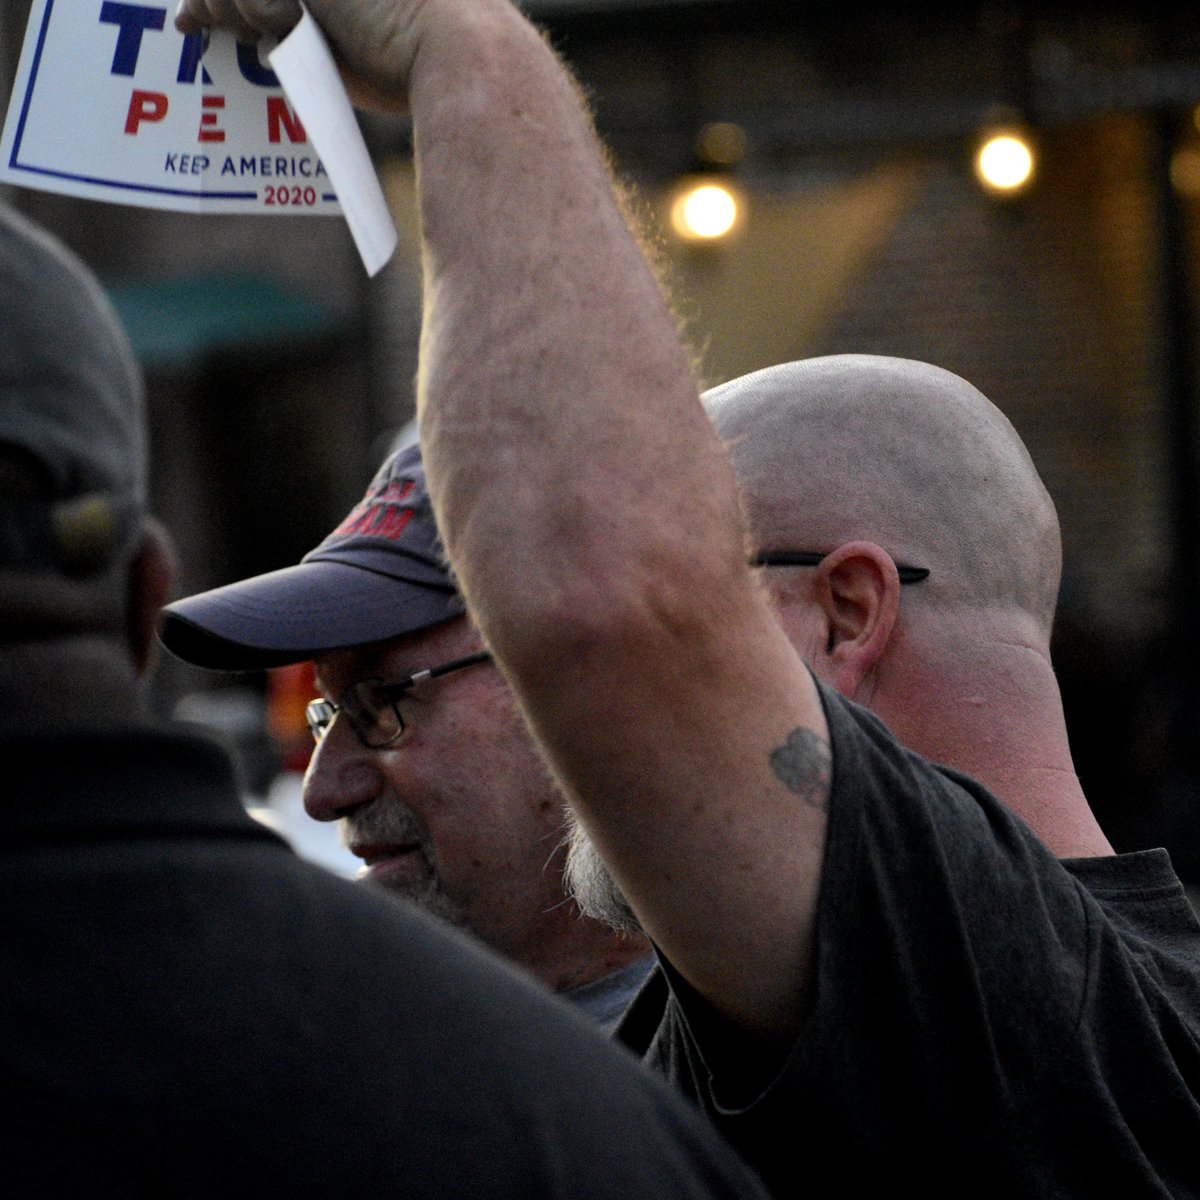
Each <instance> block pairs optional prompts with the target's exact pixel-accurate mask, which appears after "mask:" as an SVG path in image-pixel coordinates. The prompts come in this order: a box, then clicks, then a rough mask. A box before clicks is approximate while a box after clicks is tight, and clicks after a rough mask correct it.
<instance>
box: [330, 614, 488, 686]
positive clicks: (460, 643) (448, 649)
mask: <svg viewBox="0 0 1200 1200" xmlns="http://www.w3.org/2000/svg"><path fill="white" fill-rule="evenodd" d="M477 640H478V639H477V638H475V637H473V636H472V633H471V629H470V626H469V625H468V623H467V621H466V620H465V619H463V618H461V617H459V618H456V619H454V620H451V621H443V622H442V623H440V624H438V625H431V626H430V627H429V628H427V629H421V630H418V631H416V632H415V633H406V634H403V635H402V636H401V637H395V638H388V639H387V640H385V641H382V642H368V643H365V644H364V645H361V646H348V647H346V648H344V649H341V650H330V651H327V652H326V653H324V654H319V655H317V656H316V658H314V659H313V666H314V668H315V671H316V678H317V683H318V684H319V685H320V686H321V687H322V688H323V689H325V690H327V691H336V690H340V689H341V688H343V687H346V686H347V685H348V684H350V683H353V682H355V681H356V680H359V679H369V678H378V679H388V678H392V677H399V676H403V675H409V674H412V673H413V672H414V671H421V670H424V669H425V668H426V667H431V666H436V665H437V664H438V662H439V661H441V660H442V659H444V658H446V657H449V656H453V655H455V654H458V653H460V652H462V653H466V652H467V651H468V650H470V649H473V648H474V645H475V643H476V642H477ZM464 648H465V649H464Z"/></svg>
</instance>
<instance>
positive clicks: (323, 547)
mask: <svg viewBox="0 0 1200 1200" xmlns="http://www.w3.org/2000/svg"><path fill="white" fill-rule="evenodd" d="M464 611H465V608H464V605H463V602H462V598H461V597H460V596H459V594H458V590H457V588H456V587H455V585H454V581H453V579H452V578H451V575H450V569H449V566H448V565H447V562H446V558H445V554H444V552H443V550H442V545H441V542H440V540H439V538H438V533H437V527H436V525H435V524H434V520H433V509H432V508H431V506H430V503H429V493H428V491H427V490H426V487H425V468H424V465H423V464H422V462H421V452H420V449H419V447H418V446H417V445H415V444H413V445H409V446H405V447H403V448H402V449H400V450H398V451H396V452H395V453H394V454H392V455H391V456H390V457H389V458H388V460H387V461H386V462H385V463H384V464H383V466H382V467H381V468H380V469H379V471H378V473H377V474H376V476H375V478H374V479H373V480H372V481H371V486H370V487H369V488H368V489H367V494H366V495H365V496H364V497H363V498H362V500H361V501H360V502H359V503H358V504H357V505H355V507H354V508H353V509H352V510H351V512H350V514H349V516H347V517H346V519H345V520H344V521H343V522H342V523H341V524H340V525H339V526H338V527H337V528H336V529H335V530H334V531H333V532H332V533H331V534H330V535H329V536H328V537H327V538H326V539H325V540H324V541H323V542H322V543H321V544H320V545H319V546H318V547H317V548H316V549H315V550H311V551H310V552H309V553H308V554H306V555H305V556H304V557H303V558H302V559H301V560H300V562H299V563H297V565H296V566H294V567H285V568H283V569H282V570H280V571H270V572H268V573H267V574H265V575H255V576H253V577H252V578H250V579H243V580H241V581H240V582H238V583H231V584H227V585H226V586H225V587H219V588H214V589H213V590H212V591H208V592H200V593H198V594H197V595H195V596H188V597H187V598H186V599H184V600H177V601H176V602H175V603H174V604H169V605H167V607H166V608H165V609H163V612H162V617H161V619H160V621H159V628H158V636H159V639H160V640H161V641H162V643H163V645H164V646H166V648H167V649H168V650H170V651H171V653H172V654H174V655H176V656H177V657H179V658H182V659H183V660H184V661H185V662H190V663H194V664H195V665H196V666H199V667H208V668H210V669H212V670H218V671H251V670H256V669H259V668H264V667H281V666H285V665H286V664H288V663H296V662H305V661H307V660H308V659H311V658H314V657H315V656H316V655H318V654H322V653H324V652H326V651H328V650H342V649H346V648H348V647H350V646H361V645H365V644H367V643H369V642H380V641H384V640H386V639H389V638H394V637H400V636H401V635H402V634H406V633H416V632H418V631H419V630H422V629H427V628H429V627H430V626H432V625H439V624H441V623H442V622H443V621H447V620H449V619H450V618H451V617H456V616H460V615H461V614H462V613H463V612H464Z"/></svg>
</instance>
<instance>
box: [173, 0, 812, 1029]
mask: <svg viewBox="0 0 1200 1200" xmlns="http://www.w3.org/2000/svg"><path fill="white" fill-rule="evenodd" d="M310 7H311V10H312V12H313V14H314V16H315V17H316V18H317V20H318V21H320V22H321V24H322V25H323V27H324V28H325V30H326V33H327V34H328V35H329V37H330V39H331V41H332V43H333V45H334V47H335V49H336V51H337V53H338V54H339V55H340V58H341V60H342V63H343V66H344V67H345V68H347V69H348V71H349V72H350V73H351V74H352V75H353V76H354V77H355V78H356V79H357V80H359V81H360V82H361V81H366V83H367V85H368V86H369V88H370V89H371V91H372V92H373V93H374V94H375V95H376V97H377V99H378V100H379V102H381V103H383V104H384V105H385V106H393V107H394V106H397V105H400V104H402V103H403V102H404V96H405V94H407V102H408V104H409V106H410V107H411V111H412V114H413V118H414V127H415V131H416V151H417V167H418V174H417V177H418V188H419V193H420V208H421V215H422V222H423V247H422V249H423V256H424V271H425V314H424V327H423V333H422V341H421V367H420V388H419V393H420V420H421V436H422V441H423V444H424V452H425V459H426V463H427V467H428V474H429V481H430V489H431V492H432V494H433V497H434V503H435V507H436V511H437V515H438V520H439V524H440V526H441V530H442V533H443V536H444V539H445V542H446V546H447V549H448V552H449V554H450V557H451V560H452V562H453V564H454V566H455V569H456V570H457V572H458V575H459V578H460V580H461V583H462V586H463V589H464V592H465V594H466V596H467V599H468V602H469V604H470V607H471V609H472V611H473V613H474V615H475V618H476V620H477V621H478V623H479V625H480V627H481V628H482V630H483V631H484V634H485V635H486V637H487V639H488V642H489V643H490V645H491V647H492V649H493V650H494V652H495V655H496V658H497V661H498V662H499V664H500V665H501V667H502V669H503V670H504V672H505V674H506V675H507V677H508V679H509V681H510V682H511V684H512V686H513V688H514V690H515V691H516V693H517V695H518V696H519V698H520V700H521V703H522V705H523V707H524V710H525V713H526V715H527V718H528V720H529V722H530V724H531V726H532V727H533V729H534V730H535V732H536V734H537V736H538V738H539V739H540V741H541V744H542V746H543V748H544V750H545V753H546V755H547V757H548V758H549V760H550V762H551V763H552V765H553V767H554V769H555V771H556V772H557V774H558V776H559V778H560V779H561V781H562V782H563V784H564V786H565V789H566V791H567V793H568V795H569V797H570V799H571V802H572V804H573V805H574V807H575V809H576V811H577V814H578V816H579V817H580V819H581V821H582V822H583V824H584V826H585V828H586V829H587V830H588V831H589V833H590V834H591V836H592V838H593V840H594V842H595V843H596V845H597V847H598V848H599V850H600V851H601V853H602V855H603V857H604V858H605V860H606V861H607V862H608V864H609V866H610V868H611V870H612V872H613V875H614V876H615V878H616V880H617V881H618V883H619V884H620V885H621V887H622V889H623V891H624V892H625V894H626V896H627V898H628V899H629V901H630V903H631V905H632V906H633V908H634V910H635V911H636V913H637V914H638V916H639V918H640V920H641V921H642V923H643V925H644V927H645V928H646V930H647V931H648V932H649V933H650V934H651V936H652V937H653V938H654V939H655V941H656V943H657V944H658V945H659V946H660V947H661V949H662V950H663V952H664V953H665V954H666V956H667V957H668V958H669V960H670V961H671V962H672V964H673V965H674V966H675V968H676V969H677V970H678V971H679V972H680V973H681V974H682V975H683V976H684V977H685V978H686V979H687V980H688V981H689V982H690V983H691V984H692V986H693V987H695V988H696V989H697V990H698V991H699V992H700V993H701V994H703V995H704V996H706V997H707V998H708V999H709V1000H710V1002H711V1003H713V1005H714V1006H715V1007H717V1008H718V1009H719V1010H721V1011H723V1012H724V1013H726V1014H727V1015H728V1016H730V1017H732V1018H734V1019H736V1020H737V1021H739V1022H741V1023H742V1024H743V1025H745V1026H746V1027H747V1028H748V1029H751V1030H754V1031H758V1032H761V1033H764V1034H767V1035H770V1036H776V1037H781V1036H785V1035H787V1034H789V1033H791V1032H793V1031H794V1029H795V1027H796V1023H797V1021H798V1012H799V1007H800V1006H799V1000H800V997H801V995H802V992H803V988H804V985H805V977H806V971H807V967H808V963H809V960H810V956H811V935H812V921H813V913H814V908H815V904H816V895H817V889H818V884H819V878H820V866H821V855H822V849H823V839H824V826H825V799H826V797H827V790H828V779H829V764H828V750H827V748H826V746H825V737H826V729H825V724H824V718H823V715H822V711H821V708H820V704H819V701H818V698H817V695H816V692H815V688H814V686H813V683H812V681H811V679H810V677H809V675H808V673H807V671H806V669H805V668H804V667H803V666H802V664H801V663H800V661H799V660H798V658H797V657H796V655H795V652H794V651H793V649H792V648H791V646H790V644H789V643H788V641H787V639H786V638H785V637H784V635H783V633H782V631H781V630H780V628H779V626H778V624H777V623H776V621H775V619H774V616H773V614H772V611H771V609H770V607H769V605H768V603H767V601H766V599H765V597H764V596H763V594H762V593H761V592H760V590H759V589H758V588H757V586H756V585H755V583H754V580H753V579H752V576H751V573H750V572H749V571H748V569H747V566H746V550H747V548H746V545H745V540H744V533H743V525H742V521H741V517H740V513H739V508H738V502H737V496H736V490H735V486H734V483H733V480H732V476H731V473H730V470H729V467H728V465H727V462H726V458H725V454H724V452H723V449H722V447H721V445H720V444H719V442H718V440H717V438H716V436H715V435H714V433H713V431H712V428H711V425H710V423H709V421H708V419H707V418H706V416H705V415H704V412H703V410H702V408H701V406H700V403H699V401H698V397H697V389H696V384H695V382H694V379H693V377H692V374H691V371H690V368H689V361H688V356H687V354H686V352H685V350H684V348H683V347H682V345H681V343H680V339H679V336H678V333H677V329H676V325H675V322H674V319H673V318H672V316H671V314H670V313H669V311H668V308H667V306H666V305H665V303H664V301H663V298H662V296H661V294H660V292H659V289H658V287H657V284H656V281H655V279H654V277H653V274H652V272H651V271H650V270H649V268H648V267H647V264H646V262H645V259H644V257H643V255H642V253H641V251H640V249H639V247H638V244H637V242H636V240H635V238H634V237H633V236H632V235H631V234H630V232H629V229H628V227H627V224H626V221H625V219H624V216H623V213H622V210H621V207H620V205H619V203H618V201H617V200H616V198H615V197H614V192H613V188H612V186H611V183H610V179H609V175H608V171H607V168H606V165H605V161H604V156H603V153H602V151H601V150H600V148H599V146H598V145H597V142H596V139H595V136H594V134H593V131H592V127H591V123H590V120H589V117H588V114H587V112H586V109H585V107H584V105H583V104H582V103H581V101H580V99H579V97H578V95H577V92H576V89H575V87H574V85H573V83H572V82H571V80H570V78H569V76H568V75H567V74H566V72H565V71H564V70H563V69H562V67H561V66H560V64H559V63H558V61H557V60H556V58H555V57H554V55H553V54H552V52H551V51H550V50H549V49H548V48H547V47H546V45H545V44H544V42H543V40H542V39H541V37H540V36H539V34H538V33H537V32H536V31H535V30H534V29H533V28H532V27H531V26H530V25H529V24H528V23H527V22H526V21H525V20H524V18H523V17H521V16H520V14H519V13H518V12H517V11H516V10H515V9H514V8H513V7H512V6H511V5H510V4H509V3H507V0H423V2H421V0H408V2H405V0H359V2H357V3H355V2H352V0H312V3H311V5H310ZM237 8H238V12H239V13H240V14H241V15H240V17H239V23H240V24H242V25H243V26H245V25H249V26H250V27H251V28H266V27H269V28H271V29H272V30H273V31H276V32H278V31H279V30H280V29H281V27H284V26H286V24H287V23H288V22H289V21H290V20H292V19H294V10H293V6H292V5H290V4H287V3H279V4H271V3H269V2H268V0H238V6H237ZM222 9H225V10H230V11H231V10H232V6H231V5H230V3H229V0H185V3H184V5H183V8H182V10H181V17H180V20H181V21H182V22H183V23H184V27H185V28H186V27H191V26H190V24H189V23H190V22H195V21H202V20H205V19H207V18H209V17H221V16H224V17H225V18H226V19H227V20H228V18H229V11H226V12H224V13H222V12H221V11H218V10H222Z"/></svg>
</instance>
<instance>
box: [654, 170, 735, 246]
mask: <svg viewBox="0 0 1200 1200" xmlns="http://www.w3.org/2000/svg"><path fill="white" fill-rule="evenodd" d="M737 220H738V202H737V199H736V197H735V196H734V194H733V192H732V191H730V189H729V188H727V187H725V186H724V185H722V184H719V183H712V182H707V183H698V184H693V185H692V186H690V187H688V188H686V189H685V190H684V191H683V192H681V193H680V194H679V196H678V197H677V198H676V200H675V203H674V204H673V205H672V207H671V224H672V225H673V226H674V228H675V232H676V233H677V234H678V235H679V236H680V237H681V238H684V239H685V240H687V241H713V240H715V239H717V238H722V237H725V235H726V234H728V233H729V232H730V231H731V230H732V229H733V227H734V226H735V225H736V224H737Z"/></svg>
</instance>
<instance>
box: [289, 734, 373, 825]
mask: <svg viewBox="0 0 1200 1200" xmlns="http://www.w3.org/2000/svg"><path fill="white" fill-rule="evenodd" d="M374 757H375V756H374V752H373V751H371V750H368V749H367V748H366V747H365V746H363V745H362V743H360V742H359V740H358V738H357V737H356V736H355V734H354V731H353V730H352V729H351V728H350V723H349V722H348V721H346V720H344V719H342V718H340V717H338V718H335V719H334V721H333V724H332V725H330V726H329V728H328V729H327V730H326V731H325V735H324V736H323V737H322V738H321V740H320V741H319V742H318V743H317V748H316V750H314V751H313V755H312V758H311V759H309V763H308V770H307V771H305V773H304V809H305V811H306V812H307V813H308V815H309V816H310V817H312V818H313V820H315V821H337V820H339V819H340V818H342V817H344V816H346V815H347V814H349V813H351V812H353V811H354V809H356V808H361V807H362V806H363V805H364V804H370V803H371V802H372V801H373V800H375V799H377V798H378V796H379V794H380V792H381V790H382V788H383V775H382V774H381V772H380V770H379V766H378V764H377V763H376V762H375V761H374Z"/></svg>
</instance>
